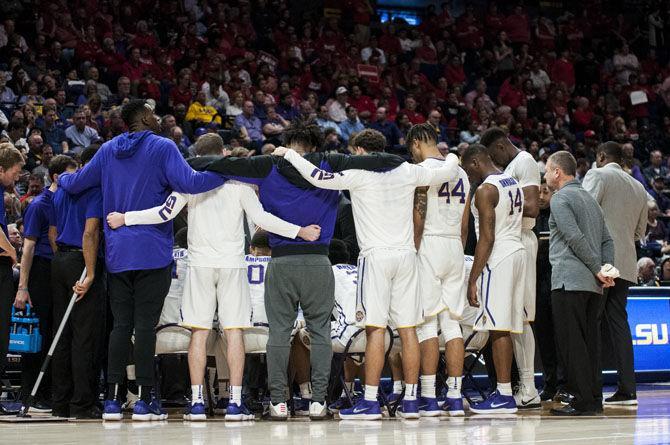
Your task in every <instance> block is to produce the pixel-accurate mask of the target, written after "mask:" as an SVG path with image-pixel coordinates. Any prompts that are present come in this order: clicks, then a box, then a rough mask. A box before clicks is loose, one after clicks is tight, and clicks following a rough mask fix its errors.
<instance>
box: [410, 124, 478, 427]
mask: <svg viewBox="0 0 670 445" xmlns="http://www.w3.org/2000/svg"><path fill="white" fill-rule="evenodd" d="M407 146H408V147H409V149H410V152H411V153H412V157H413V158H414V162H416V163H418V164H419V165H421V166H423V167H426V168H440V167H441V166H442V164H443V163H444V157H443V156H442V154H441V153H440V151H439V150H438V148H437V135H436V134H435V132H434V130H433V128H432V126H431V125H430V124H428V123H426V124H420V125H415V126H414V127H412V128H411V129H410V131H409V132H408V133H407ZM469 193H470V181H469V180H468V176H467V174H466V173H465V171H464V170H463V169H462V168H460V167H459V168H458V176H457V177H456V178H455V179H454V180H453V181H451V182H445V183H444V184H441V185H438V186H431V187H429V188H426V187H422V188H417V189H416V196H415V198H414V232H415V243H416V247H417V250H418V252H419V256H418V260H419V290H420V292H421V299H422V304H423V310H424V316H425V317H426V321H425V322H424V323H423V324H421V325H419V326H418V327H417V328H416V331H417V336H418V338H419V343H420V346H421V399H420V402H419V413H420V414H421V416H423V417H435V416H441V415H442V414H446V413H448V414H449V415H452V416H457V415H460V416H462V415H465V412H464V411H463V399H462V398H461V382H462V376H463V358H464V355H465V348H464V346H463V334H462V333H461V328H460V325H459V324H458V320H459V319H460V318H461V316H462V314H463V309H464V308H465V306H466V303H465V302H466V299H465V298H463V293H462V292H461V288H462V287H463V282H464V269H463V245H464V243H465V239H466V238H467V227H468V218H469V215H470V210H469V198H468V195H469ZM438 325H439V328H440V329H441V331H442V335H443V337H444V340H445V343H446V347H445V361H446V363H447V373H448V375H449V377H448V380H447V386H448V394H447V400H446V402H445V404H444V405H443V409H444V411H443V409H441V408H440V406H439V405H438V403H437V398H436V394H435V375H436V374H437V365H438V362H439V356H440V349H439V348H440V345H439V341H438V337H437V333H438ZM445 411H446V413H445Z"/></svg>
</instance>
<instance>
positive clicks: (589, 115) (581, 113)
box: [572, 97, 593, 131]
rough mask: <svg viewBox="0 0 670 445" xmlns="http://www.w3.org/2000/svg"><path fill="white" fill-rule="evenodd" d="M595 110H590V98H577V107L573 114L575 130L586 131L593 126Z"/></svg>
mask: <svg viewBox="0 0 670 445" xmlns="http://www.w3.org/2000/svg"><path fill="white" fill-rule="evenodd" d="M591 119H593V111H591V110H589V100H588V99H587V98H585V97H580V98H578V99H577V109H575V111H574V113H573V114H572V123H573V125H574V127H575V131H586V130H588V129H589V128H590V127H591Z"/></svg>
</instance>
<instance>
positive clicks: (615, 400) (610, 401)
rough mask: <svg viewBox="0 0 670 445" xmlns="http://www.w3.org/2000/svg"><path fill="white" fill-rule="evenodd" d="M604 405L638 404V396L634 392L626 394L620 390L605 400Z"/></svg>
mask: <svg viewBox="0 0 670 445" xmlns="http://www.w3.org/2000/svg"><path fill="white" fill-rule="evenodd" d="M603 404H604V405H609V406H637V397H636V396H635V395H634V394H624V393H621V392H619V391H617V392H615V393H614V394H613V395H612V396H611V397H608V398H606V399H605V400H604V401H603Z"/></svg>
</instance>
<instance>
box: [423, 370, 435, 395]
mask: <svg viewBox="0 0 670 445" xmlns="http://www.w3.org/2000/svg"><path fill="white" fill-rule="evenodd" d="M420 380H421V397H427V398H429V399H434V398H435V374H433V375H422V376H421V377H420Z"/></svg>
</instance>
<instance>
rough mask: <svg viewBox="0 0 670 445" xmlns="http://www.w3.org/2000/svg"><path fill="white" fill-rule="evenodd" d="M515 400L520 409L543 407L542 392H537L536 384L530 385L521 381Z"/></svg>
mask: <svg viewBox="0 0 670 445" xmlns="http://www.w3.org/2000/svg"><path fill="white" fill-rule="evenodd" d="M514 401H515V402H516V407H517V408H518V409H537V408H541V407H542V400H540V394H539V393H538V392H537V388H535V385H532V386H528V385H525V384H523V383H521V384H520V386H519V390H518V391H517V392H516V394H514Z"/></svg>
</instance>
